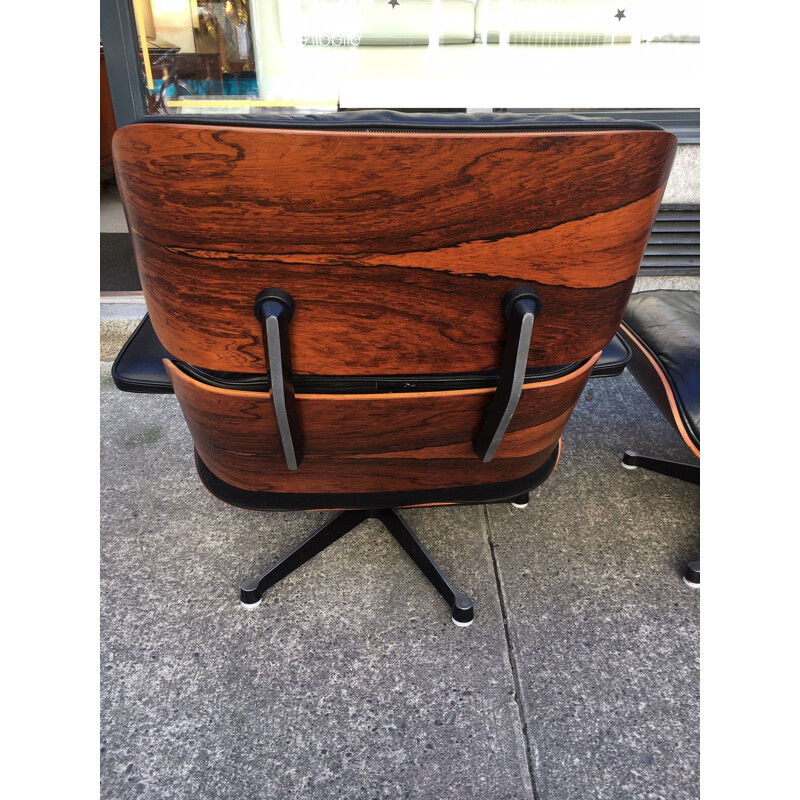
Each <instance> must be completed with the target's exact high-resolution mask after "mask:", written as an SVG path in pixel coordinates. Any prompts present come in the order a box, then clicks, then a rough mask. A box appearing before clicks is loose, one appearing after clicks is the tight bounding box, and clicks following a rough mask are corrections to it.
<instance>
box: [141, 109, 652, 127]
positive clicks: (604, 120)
mask: <svg viewBox="0 0 800 800" xmlns="http://www.w3.org/2000/svg"><path fill="white" fill-rule="evenodd" d="M143 122H144V123H147V124H152V123H167V124H175V123H178V124H195V125H197V124H202V125H236V126H237V127H251V128H291V129H296V128H309V129H312V130H318V129H325V130H350V129H358V130H365V129H368V128H375V129H381V128H403V129H408V130H414V129H417V128H425V129H426V130H431V131H448V130H451V131H452V130H457V129H461V128H483V129H486V128H490V129H496V130H514V129H517V128H524V129H526V130H536V128H538V127H541V128H544V129H547V130H551V131H552V130H554V129H556V128H564V129H565V130H569V129H570V128H577V129H579V130H592V129H596V130H616V129H621V130H648V131H653V130H655V131H660V130H663V129H662V128H661V127H660V126H659V125H656V124H655V123H653V122H643V121H641V120H624V121H619V120H614V119H613V118H611V117H581V116H580V115H578V114H531V113H525V112H493V111H473V112H472V113H469V114H461V113H458V114H442V113H414V114H409V113H406V112H403V111H388V110H383V109H377V110H368V111H338V112H333V113H327V114H324V113H323V114H257V115H256V114H224V115H223V114H212V115H208V116H203V115H197V114H167V115H153V116H148V117H142V118H140V119H137V120H136V122H135V123H133V124H136V123H143Z"/></svg>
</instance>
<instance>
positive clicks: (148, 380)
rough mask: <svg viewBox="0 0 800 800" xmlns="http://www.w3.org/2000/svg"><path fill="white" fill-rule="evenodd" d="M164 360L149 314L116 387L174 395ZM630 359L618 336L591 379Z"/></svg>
mask: <svg viewBox="0 0 800 800" xmlns="http://www.w3.org/2000/svg"><path fill="white" fill-rule="evenodd" d="M162 358H168V359H170V360H172V358H173V356H172V354H171V353H170V352H169V351H168V350H166V349H165V348H164V345H162V344H161V342H160V341H159V340H158V337H157V336H156V332H155V331H154V330H153V324H152V323H151V322H150V315H149V314H145V315H144V319H143V320H142V321H141V322H140V323H139V326H138V327H137V328H136V330H135V331H134V332H133V333H132V334H131V336H130V338H129V339H128V341H127V342H125V345H124V346H123V348H122V350H120V351H119V355H118V356H117V357H116V359H115V361H114V364H113V366H112V367H111V377H112V378H113V379H114V383H115V385H116V387H117V388H118V389H121V390H122V391H123V392H143V393H147V394H169V393H171V392H172V384H171V383H170V382H169V378H168V377H167V372H166V370H165V369H164V365H163V364H162V362H161V359H162ZM630 358H631V351H630V349H629V348H628V345H627V344H625V342H623V341H622V339H620V338H619V335H617V336H615V337H614V338H613V339H612V340H611V342H610V343H609V344H608V345H606V347H605V349H604V350H603V354H602V355H601V356H600V359H599V361H598V362H597V364H595V368H594V370H592V375H591V377H593V378H596V377H607V376H611V375H619V374H620V373H621V372H622V371H623V370H624V369H625V365H626V364H627V363H628V362H629V361H630Z"/></svg>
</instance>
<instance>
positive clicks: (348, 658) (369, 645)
mask: <svg viewBox="0 0 800 800" xmlns="http://www.w3.org/2000/svg"><path fill="white" fill-rule="evenodd" d="M101 404H102V575H101V591H102V607H101V608H102V619H101V644H102V666H101V669H102V678H103V681H102V699H101V708H102V720H101V730H102V748H101V752H102V758H101V777H102V793H101V794H102V797H103V798H105V799H106V800H112V799H113V800H127V798H145V800H156V799H157V800H165V799H166V798H193V800H194V799H197V798H203V799H205V798H231V800H234V799H235V800H240V798H250V797H259V798H281V799H283V798H302V799H303V800H306V799H308V800H318V799H319V800H323V798H324V799H325V800H329V799H333V798H348V800H356V799H358V800H360V799H361V798H414V799H415V800H416V799H420V800H422V799H426V798H431V800H433V799H434V798H436V800H471V798H476V799H477V798H481V800H511V799H512V798H515V799H518V800H531V798H537V799H538V800H587V799H588V798H597V799H598V800H611V798H620V800H622V798H624V799H625V800H638V799H639V798H641V800H644V799H645V798H647V799H648V800H652V799H653V798H664V800H667V798H669V800H685V799H687V800H688V798H697V797H698V796H699V774H698V769H699V767H698V764H699V696H698V695H699V592H698V591H695V590H692V589H689V588H687V587H686V586H685V585H684V584H683V582H682V581H681V578H680V570H681V568H682V566H683V564H684V563H685V562H686V561H687V560H689V559H691V558H694V557H696V555H697V553H698V552H699V491H698V487H696V486H692V485H688V484H684V483H682V482H680V481H677V480H673V479H670V478H667V477H664V476H660V475H655V474H652V473H648V472H645V471H644V470H641V469H639V470H634V471H628V470H624V469H622V468H621V467H620V465H619V459H618V455H619V453H621V452H622V450H623V449H625V447H635V448H636V449H639V450H642V451H645V452H647V451H652V452H655V453H660V454H663V455H667V456H669V455H672V456H673V457H676V458H681V459H686V458H687V457H688V454H687V452H686V450H685V448H684V446H683V445H682V443H681V441H680V439H679V438H678V436H677V434H676V433H674V431H673V430H672V429H671V428H670V427H669V426H668V424H667V423H666V422H665V421H664V420H663V418H662V417H661V416H660V414H659V412H658V411H657V410H656V409H655V407H654V406H653V405H652V403H651V402H650V401H649V400H648V399H647V397H646V396H645V395H644V393H643V392H642V391H641V389H640V388H639V387H638V386H637V385H636V383H635V382H634V381H633V379H632V378H631V377H630V376H628V375H627V374H626V375H623V376H621V377H619V378H605V379H594V380H592V381H590V382H589V384H588V387H587V389H586V391H585V392H584V395H583V397H582V399H581V401H580V402H579V405H578V408H577V409H576V412H575V414H574V416H573V418H572V420H571V421H570V423H569V425H568V427H567V431H566V433H565V436H564V449H563V454H562V458H561V463H560V465H559V467H558V469H557V470H556V472H555V473H554V474H553V476H552V477H551V478H550V480H548V481H547V482H546V483H545V484H544V485H543V486H542V487H540V488H539V489H538V490H537V491H536V492H535V493H533V494H532V498H531V499H532V502H531V505H530V506H529V508H528V509H526V510H518V509H514V508H512V507H511V506H510V505H492V506H465V507H450V508H433V509H413V510H407V511H403V512H402V513H403V516H404V517H405V518H406V519H407V520H408V521H409V522H410V523H411V524H412V526H414V528H415V529H416V531H417V533H418V534H419V536H420V538H421V540H422V541H423V542H424V543H425V545H426V547H428V548H429V549H430V551H431V552H432V553H433V555H434V556H435V557H436V558H437V560H438V561H439V563H440V564H441V566H442V567H443V569H444V570H445V571H446V572H447V573H448V574H449V576H450V577H451V578H452V579H453V581H454V583H455V585H456V586H458V587H459V588H460V589H462V590H463V591H464V592H466V593H468V594H470V595H471V596H472V597H473V599H474V601H475V608H476V621H475V624H474V625H473V626H471V627H470V628H466V629H460V628H456V627H455V626H454V625H453V624H452V623H451V622H450V618H449V612H448V609H447V608H446V606H445V604H444V603H443V602H442V600H441V599H440V598H439V596H438V595H437V594H436V592H435V591H434V590H433V589H432V588H431V587H430V586H429V585H428V584H427V582H426V580H425V578H424V577H423V576H422V574H421V573H420V572H418V571H417V569H416V568H415V567H414V566H413V565H412V564H411V562H410V561H409V560H408V558H407V557H406V556H405V554H404V553H403V552H402V550H401V549H400V548H399V546H398V545H397V544H396V543H395V542H394V540H393V539H392V538H391V537H390V536H389V534H388V533H386V532H385V531H384V530H383V529H382V528H381V527H380V525H379V524H378V523H376V522H374V521H370V522H367V523H364V524H363V525H362V526H361V527H359V528H357V529H356V530H355V531H353V532H352V533H350V534H348V535H347V536H345V537H344V538H343V539H342V540H340V541H339V542H337V543H336V544H335V545H333V546H332V547H331V548H329V549H328V550H327V551H325V552H324V553H323V554H321V555H320V556H318V557H317V558H315V559H314V560H313V561H312V562H310V563H309V564H308V565H306V566H305V567H303V568H302V569H300V570H299V571H297V572H296V573H294V574H292V575H291V576H289V577H288V578H287V579H285V580H284V581H283V582H281V583H280V584H278V585H277V586H275V587H273V588H272V589H270V590H269V591H268V592H267V593H266V595H265V597H264V602H263V603H262V605H261V606H260V607H258V608H256V609H254V610H251V611H246V610H244V609H242V608H241V607H240V605H239V603H238V583H239V580H240V579H241V578H243V577H246V576H249V575H250V574H252V573H254V572H256V571H258V570H259V569H261V568H262V567H264V566H265V565H267V564H268V563H270V562H271V561H273V560H275V559H276V558H277V557H278V556H280V555H282V554H283V553H285V552H286V551H287V550H289V549H290V548H292V547H293V546H295V545H296V544H297V543H299V541H300V540H302V539H303V538H304V537H305V536H306V535H307V534H308V533H310V532H311V531H312V530H313V529H314V528H316V527H317V526H318V525H319V524H321V523H322V522H324V521H325V520H326V519H327V518H328V517H329V516H330V515H329V514H323V513H313V514H311V513H308V514H304V513H269V514H259V513H255V512H248V511H243V510H240V509H236V508H233V507H230V506H227V505H225V504H223V503H222V502H220V501H218V500H216V499H215V498H214V497H212V496H211V495H209V494H208V493H207V492H206V490H205V489H204V488H203V486H202V485H201V484H200V482H199V480H198V478H197V476H196V474H195V472H194V464H193V459H192V444H191V439H190V436H189V433H188V431H187V429H186V426H185V424H184V422H183V419H182V417H181V414H180V410H179V408H178V405H177V402H176V400H175V398H174V397H173V396H171V395H165V396H155V395H133V394H123V393H121V392H119V391H117V390H116V389H115V388H114V386H113V383H112V381H111V378H110V365H109V364H108V363H103V364H101Z"/></svg>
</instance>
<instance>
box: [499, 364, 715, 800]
mask: <svg viewBox="0 0 800 800" xmlns="http://www.w3.org/2000/svg"><path fill="white" fill-rule="evenodd" d="M626 447H628V448H635V449H638V450H640V451H642V452H649V453H652V454H654V455H658V454H661V455H663V456H665V457H672V458H680V459H683V460H687V461H693V460H694V459H693V458H692V457H691V454H690V453H689V451H688V450H687V448H686V447H685V446H684V445H683V443H682V442H681V440H680V439H679V437H678V435H677V433H675V432H674V431H673V429H672V428H671V427H670V426H669V425H668V424H667V423H666V421H665V420H664V419H663V417H661V415H660V414H659V412H658V411H657V410H656V408H655V407H654V406H653V404H652V403H651V402H650V401H649V400H648V398H647V397H646V395H645V394H644V392H642V390H641V389H640V388H639V386H638V385H637V384H636V383H635V381H634V380H633V378H632V377H631V376H630V375H629V374H628V373H625V374H624V375H623V376H621V377H619V378H607V379H598V380H593V381H590V382H589V384H588V387H587V390H586V391H585V392H584V395H583V397H582V398H581V400H580V402H579V404H578V407H577V409H576V411H575V414H574V415H573V417H572V419H571V420H570V422H569V425H568V427H567V430H566V433H565V435H564V449H563V453H562V457H561V463H560V464H559V466H558V469H557V470H556V472H555V473H554V474H553V476H552V477H551V478H550V480H548V481H547V482H546V483H545V484H543V485H542V486H541V487H540V488H539V489H537V490H536V492H535V493H533V494H532V496H531V500H532V502H531V504H530V506H529V507H528V508H527V509H526V510H516V509H512V508H510V507H509V506H487V516H488V520H489V533H490V540H491V542H492V544H493V550H494V555H495V558H496V561H497V565H498V574H499V577H500V584H501V588H502V599H503V603H504V609H505V613H506V616H507V621H508V627H509V636H510V641H511V644H512V657H513V660H514V664H515V669H516V671H517V675H518V681H519V688H520V695H521V699H522V705H523V709H524V718H525V721H526V734H527V737H528V740H529V746H530V750H531V760H532V762H533V764H534V770H533V771H534V775H535V784H536V792H537V797H538V798H539V800H589V798H596V799H597V800H639V799H640V798H641V800H645V798H647V800H657V799H659V798H663V799H664V800H667V799H669V800H687V799H688V798H697V797H698V796H699V774H698V773H699V591H697V590H695V589H691V588H688V587H687V586H685V585H684V583H683V582H682V580H681V570H682V568H683V566H684V564H685V562H686V561H687V560H690V559H693V558H695V557H696V556H697V554H698V552H699V487H697V486H693V485H691V484H687V483H683V482H681V481H678V480H675V479H671V478H668V477H665V476H661V475H657V474H655V473H649V472H646V471H645V470H642V469H637V470H633V471H629V470H625V469H623V468H622V467H621V466H620V465H619V455H620V454H621V453H622V452H623V451H624V450H625V448H626Z"/></svg>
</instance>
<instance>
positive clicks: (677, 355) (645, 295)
mask: <svg viewBox="0 0 800 800" xmlns="http://www.w3.org/2000/svg"><path fill="white" fill-rule="evenodd" d="M623 321H624V322H625V325H627V327H628V328H630V329H631V331H632V332H633V333H634V334H636V337H637V338H638V339H639V340H640V341H641V342H642V344H644V345H645V347H646V348H647V350H648V351H649V352H650V354H651V355H652V356H653V357H654V358H655V359H656V360H657V361H658V363H659V364H660V365H661V368H662V369H663V371H664V374H665V375H666V377H667V380H668V381H669V383H670V387H671V388H672V392H673V395H674V397H675V401H676V403H677V405H678V410H679V411H680V414H681V418H682V419H683V422H684V424H685V426H686V428H687V430H688V432H689V435H690V436H692V437H693V438H694V439H695V440H696V442H695V443H696V444H697V445H698V446H699V444H700V292H694V291H684V290H675V289H656V290H654V291H650V292H639V293H638V294H634V295H631V299H630V302H629V303H628V308H627V310H626V311H625V316H624V317H623Z"/></svg>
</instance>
